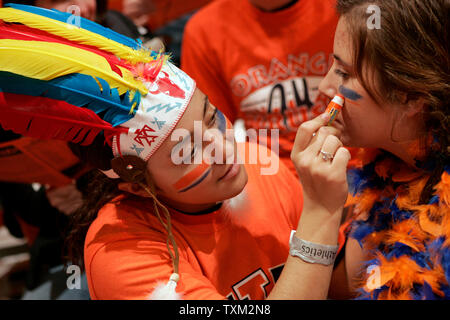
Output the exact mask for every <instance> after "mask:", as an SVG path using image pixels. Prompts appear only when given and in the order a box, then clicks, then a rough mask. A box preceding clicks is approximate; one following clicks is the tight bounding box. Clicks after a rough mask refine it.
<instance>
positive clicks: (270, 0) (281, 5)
mask: <svg viewBox="0 0 450 320" xmlns="http://www.w3.org/2000/svg"><path fill="white" fill-rule="evenodd" d="M249 1H250V3H251V4H252V5H254V6H255V7H257V8H258V9H260V10H262V11H265V12H275V11H279V10H283V9H286V8H288V7H290V6H292V5H293V4H295V3H296V2H298V1H299V0H249Z"/></svg>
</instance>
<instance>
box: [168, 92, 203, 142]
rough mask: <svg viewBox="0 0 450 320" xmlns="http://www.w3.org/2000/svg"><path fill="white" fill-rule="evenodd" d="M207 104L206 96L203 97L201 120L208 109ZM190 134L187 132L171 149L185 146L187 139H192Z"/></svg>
mask: <svg viewBox="0 0 450 320" xmlns="http://www.w3.org/2000/svg"><path fill="white" fill-rule="evenodd" d="M208 102H209V99H208V96H207V95H205V99H204V104H203V117H202V119H205V115H206V109H207V107H208ZM192 133H193V132H192V131H189V134H187V135H186V136H184V137H183V139H182V140H181V141H180V142H178V143H177V144H176V145H174V146H173V148H175V147H177V146H178V145H180V146H181V145H183V144H185V143H186V140H187V139H188V138H190V137H192Z"/></svg>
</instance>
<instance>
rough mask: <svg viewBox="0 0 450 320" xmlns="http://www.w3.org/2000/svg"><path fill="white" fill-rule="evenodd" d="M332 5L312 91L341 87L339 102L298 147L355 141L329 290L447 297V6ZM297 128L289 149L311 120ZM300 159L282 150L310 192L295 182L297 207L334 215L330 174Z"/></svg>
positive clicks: (326, 147)
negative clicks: (334, 22) (330, 40)
mask: <svg viewBox="0 0 450 320" xmlns="http://www.w3.org/2000/svg"><path fill="white" fill-rule="evenodd" d="M337 9H338V12H339V14H340V16H341V17H340V21H339V24H338V26H337V30H336V34H335V40H334V41H335V42H334V64H333V66H332V67H331V70H330V71H329V72H328V74H327V76H326V78H325V79H324V80H323V81H322V83H321V84H320V87H319V89H320V90H321V91H322V92H324V93H326V94H327V95H328V96H329V97H330V98H331V97H333V96H334V95H335V94H337V93H340V94H342V95H343V96H344V97H345V105H344V108H343V109H342V112H341V113H340V114H339V116H338V117H337V120H336V121H335V122H334V124H333V125H332V128H328V129H327V130H324V129H323V128H322V129H321V130H319V131H318V132H319V135H315V137H314V138H313V137H312V136H310V137H311V138H310V145H309V146H308V148H309V149H311V150H312V148H313V147H312V146H313V145H314V144H315V143H318V142H317V140H319V139H322V140H323V142H320V144H321V145H322V147H321V149H320V150H321V151H323V152H326V153H331V154H334V153H335V152H336V150H339V147H340V146H342V145H344V146H349V147H357V148H361V149H360V150H361V151H360V152H359V155H358V160H359V165H358V166H356V167H355V168H351V169H350V170H349V171H348V172H347V181H348V185H349V188H350V192H351V195H352V198H351V199H350V201H348V202H347V204H353V206H351V207H350V208H352V209H353V210H350V211H351V212H350V214H349V215H348V216H347V217H346V218H347V223H346V224H345V225H347V228H345V230H344V231H345V234H346V235H347V236H348V238H347V239H348V240H347V242H346V245H345V247H344V248H345V249H344V250H345V259H342V260H341V261H340V263H339V264H340V266H337V267H336V268H335V273H334V278H333V279H334V281H332V288H331V289H332V292H334V297H336V298H339V297H340V298H342V297H356V298H357V299H449V298H450V286H449V284H450V209H449V204H450V162H449V154H450V147H449V124H450V121H449V120H450V112H449V101H450V97H449V92H450V90H449V89H450V78H449V75H450V58H449V43H450V39H449V30H450V21H449V16H450V2H449V1H444V0H426V1H423V0H421V1H407V0H399V1H391V0H375V1H366V0H357V1H355V0H352V1H350V0H339V1H337ZM303 127H304V128H303V129H302V128H301V129H300V130H299V134H298V137H297V140H298V141H297V144H302V143H304V142H303V141H304V140H305V139H306V138H305V137H306V136H307V134H311V132H312V131H311V127H313V126H311V123H310V124H305V126H303ZM305 128H307V129H309V131H308V130H307V129H305ZM315 129H316V128H315ZM321 131H328V132H327V133H324V134H323V136H326V138H323V137H322V138H321V137H320V133H321ZM318 136H319V138H317V137H318ZM308 148H306V150H308ZM308 157H309V154H308V152H306V151H305V150H302V151H301V152H300V151H298V150H294V152H293V154H292V158H293V160H294V162H296V163H297V165H296V167H297V168H299V169H298V171H299V176H300V180H301V181H302V183H305V182H307V181H309V180H311V181H315V184H312V185H314V186H315V188H306V187H305V188H304V192H305V200H304V201H305V208H304V210H307V208H308V206H312V207H317V206H320V205H322V207H325V208H328V212H330V213H331V214H336V212H338V214H341V212H342V211H341V209H340V208H342V207H343V205H344V204H343V202H342V198H340V199H339V200H338V199H337V197H336V196H335V195H334V194H333V193H330V192H327V191H328V190H330V189H329V187H328V186H327V184H326V182H327V181H330V180H331V181H333V180H332V179H333V177H329V176H328V177H325V176H323V175H322V176H321V175H320V173H319V174H318V173H317V170H315V169H314V168H315V166H314V163H311V162H309V163H308V161H307V160H305V159H308ZM338 157H339V155H338V153H336V154H334V159H331V161H328V162H329V163H330V165H331V166H333V165H334V161H335V160H336V159H337V158H338ZM324 159H325V158H324ZM353 160H355V159H353ZM325 161H327V160H325ZM338 174H339V173H338V172H337V173H336V175H338ZM307 184H308V183H306V185H307ZM346 187H347V185H346V184H342V189H344V190H346ZM339 201H341V202H340V203H339ZM308 203H309V205H308ZM330 208H331V209H330ZM338 209H339V210H338ZM344 250H342V252H341V255H343V256H344ZM338 270H344V271H343V272H341V273H340V275H342V276H343V277H344V278H346V281H339V279H340V275H339V274H338ZM341 278H342V277H341ZM333 283H340V284H341V287H340V288H337V289H336V288H333ZM342 283H344V287H347V290H343V289H344V288H343V286H342Z"/></svg>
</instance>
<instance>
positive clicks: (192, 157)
mask: <svg viewBox="0 0 450 320" xmlns="http://www.w3.org/2000/svg"><path fill="white" fill-rule="evenodd" d="M192 145H193V147H192V151H191V159H194V157H195V154H196V153H197V148H196V146H195V143H193V144H192Z"/></svg>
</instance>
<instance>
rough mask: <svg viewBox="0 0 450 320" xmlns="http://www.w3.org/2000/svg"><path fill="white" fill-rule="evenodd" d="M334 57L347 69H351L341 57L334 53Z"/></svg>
mask: <svg viewBox="0 0 450 320" xmlns="http://www.w3.org/2000/svg"><path fill="white" fill-rule="evenodd" d="M333 57H334V59H336V60H337V61H339V62H340V63H341V64H342V65H344V66H345V67H347V68H351V67H350V65H349V64H348V63H346V62H344V61H343V60H342V59H341V57H339V56H338V55H337V54H334V53H333Z"/></svg>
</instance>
